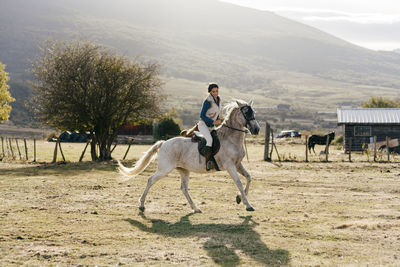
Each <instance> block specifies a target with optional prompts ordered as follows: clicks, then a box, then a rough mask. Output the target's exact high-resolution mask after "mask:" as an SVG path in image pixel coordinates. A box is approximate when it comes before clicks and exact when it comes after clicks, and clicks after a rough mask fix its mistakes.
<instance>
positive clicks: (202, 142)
mask: <svg viewBox="0 0 400 267" xmlns="http://www.w3.org/2000/svg"><path fill="white" fill-rule="evenodd" d="M210 134H211V136H212V138H213V144H212V147H211V152H212V157H211V160H212V161H213V163H214V166H215V169H216V170H217V171H219V170H220V169H219V167H218V164H217V162H216V161H215V158H214V155H216V154H217V153H218V151H219V149H220V147H221V144H220V142H219V139H218V135H217V131H215V130H212V131H211V132H210ZM192 142H194V143H197V144H198V150H199V153H200V155H202V156H203V157H204V156H205V153H204V150H205V147H206V144H207V141H206V139H205V138H204V136H203V135H202V134H201V133H200V132H197V131H195V132H194V134H193V136H192Z"/></svg>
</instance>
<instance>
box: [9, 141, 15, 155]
mask: <svg viewBox="0 0 400 267" xmlns="http://www.w3.org/2000/svg"><path fill="white" fill-rule="evenodd" d="M8 143H9V145H10V150H11V157H12V159H15V157H14V150H13V149H12V143H11V138H8Z"/></svg>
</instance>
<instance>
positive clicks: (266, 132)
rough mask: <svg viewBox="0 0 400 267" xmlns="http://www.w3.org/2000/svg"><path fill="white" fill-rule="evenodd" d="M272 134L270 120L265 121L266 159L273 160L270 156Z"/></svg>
mask: <svg viewBox="0 0 400 267" xmlns="http://www.w3.org/2000/svg"><path fill="white" fill-rule="evenodd" d="M270 134H271V126H270V125H269V123H268V122H266V123H265V146H264V161H271V157H270V156H269V137H270Z"/></svg>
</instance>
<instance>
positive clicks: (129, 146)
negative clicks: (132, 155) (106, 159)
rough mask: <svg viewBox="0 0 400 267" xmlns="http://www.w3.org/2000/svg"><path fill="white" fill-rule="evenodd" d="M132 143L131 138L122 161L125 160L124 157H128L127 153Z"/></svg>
mask: <svg viewBox="0 0 400 267" xmlns="http://www.w3.org/2000/svg"><path fill="white" fill-rule="evenodd" d="M132 143H133V138H132V139H131V140H130V141H129V145H128V149H127V150H126V152H125V155H124V157H123V158H122V160H124V159H125V158H126V155H128V152H129V149H130V148H131V145H132Z"/></svg>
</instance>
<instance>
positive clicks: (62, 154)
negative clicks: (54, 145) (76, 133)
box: [58, 142, 65, 162]
mask: <svg viewBox="0 0 400 267" xmlns="http://www.w3.org/2000/svg"><path fill="white" fill-rule="evenodd" d="M58 146H59V148H60V152H61V156H62V158H63V161H64V162H65V157H64V153H63V151H62V148H61V142H58Z"/></svg>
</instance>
